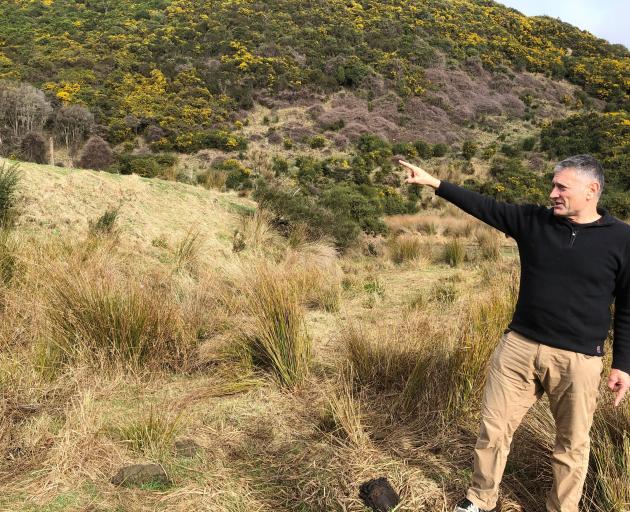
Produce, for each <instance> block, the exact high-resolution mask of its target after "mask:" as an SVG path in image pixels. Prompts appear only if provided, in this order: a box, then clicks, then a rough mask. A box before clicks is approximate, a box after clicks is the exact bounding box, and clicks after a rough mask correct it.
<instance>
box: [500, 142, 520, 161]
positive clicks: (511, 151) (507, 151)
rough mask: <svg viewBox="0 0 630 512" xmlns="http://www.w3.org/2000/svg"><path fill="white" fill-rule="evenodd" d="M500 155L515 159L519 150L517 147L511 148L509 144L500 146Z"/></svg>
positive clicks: (518, 154)
mask: <svg viewBox="0 0 630 512" xmlns="http://www.w3.org/2000/svg"><path fill="white" fill-rule="evenodd" d="M501 153H503V154H504V155H505V156H507V157H510V158H516V157H518V156H520V154H521V149H520V148H519V147H518V146H512V145H511V144H503V145H502V146H501Z"/></svg>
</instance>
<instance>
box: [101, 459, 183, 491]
mask: <svg viewBox="0 0 630 512" xmlns="http://www.w3.org/2000/svg"><path fill="white" fill-rule="evenodd" d="M110 482H111V483H113V484H114V485H124V486H125V487H136V486H140V485H145V484H151V483H156V484H160V485H169V484H170V483H171V480H170V478H169V477H168V475H167V474H166V471H164V468H163V467H162V466H160V465H159V464H132V465H131V466H124V467H122V468H120V469H119V470H118V472H117V473H116V474H115V475H114V476H113V477H112V479H111V480H110Z"/></svg>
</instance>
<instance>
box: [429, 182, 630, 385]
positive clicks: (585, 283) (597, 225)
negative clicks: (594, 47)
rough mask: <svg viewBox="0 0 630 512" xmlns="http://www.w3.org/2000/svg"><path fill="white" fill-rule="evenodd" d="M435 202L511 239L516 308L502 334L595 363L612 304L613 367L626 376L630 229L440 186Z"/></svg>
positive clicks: (607, 218) (629, 362) (629, 366)
mask: <svg viewBox="0 0 630 512" xmlns="http://www.w3.org/2000/svg"><path fill="white" fill-rule="evenodd" d="M436 194H437V195H439V196H440V197H443V198H444V199H446V200H447V201H449V202H451V203H453V204H455V205H456V206H458V207H459V208H461V209H462V210H464V211H465V212H467V213H469V214H471V215H473V216H475V217H477V218H478V219H480V220H482V221H483V222H485V223H486V224H489V225H490V226H492V227H495V228H497V229H498V230H500V231H503V232H504V233H506V234H507V235H509V236H511V237H512V238H514V239H515V240H516V242H517V244H518V250H519V254H520V257H521V282H520V289H519V295H518V302H517V304H516V309H515V311H514V316H513V318H512V322H511V323H510V325H509V326H508V327H509V328H510V329H513V330H514V331H516V332H519V333H521V334H523V335H524V336H527V337H528V338H531V339H533V340H535V341H537V342H539V343H542V344H544V345H550V346H553V347H558V348H561V349H565V350H572V351H574V352H580V353H582V354H587V355H594V356H601V355H602V354H603V342H604V340H605V339H606V336H607V335H608V330H609V328H610V321H611V304H612V302H613V301H614V302H615V314H614V337H613V363H612V367H613V368H616V369H619V370H623V371H625V372H628V373H630V226H629V225H628V224H626V223H624V222H622V221H620V220H618V219H616V218H614V217H612V216H611V215H609V214H608V213H607V212H606V211H605V210H601V209H598V212H599V214H600V215H601V218H600V219H599V220H597V221H595V222H592V223H589V224H576V223H573V222H571V221H569V220H568V219H566V218H563V217H559V216H556V215H554V213H553V210H552V209H551V208H544V207H542V206H535V205H514V204H508V203H501V202H498V201H495V200H494V199H493V198H491V197H487V196H484V195H481V194H477V193H476V192H472V191H470V190H466V189H464V188H462V187H459V186H457V185H453V184H452V183H448V182H445V181H442V182H441V184H440V186H439V187H438V189H437V190H436Z"/></svg>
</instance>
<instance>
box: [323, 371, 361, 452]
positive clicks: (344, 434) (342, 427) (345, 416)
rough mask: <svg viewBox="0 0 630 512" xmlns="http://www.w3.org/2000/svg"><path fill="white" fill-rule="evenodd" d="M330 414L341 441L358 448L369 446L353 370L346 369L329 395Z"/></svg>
mask: <svg viewBox="0 0 630 512" xmlns="http://www.w3.org/2000/svg"><path fill="white" fill-rule="evenodd" d="M327 400H328V412H329V414H330V417H331V420H332V422H333V424H334V427H335V434H336V435H337V437H338V438H339V439H341V440H342V441H344V442H348V443H350V444H351V445H353V446H356V447H364V446H366V445H368V444H369V436H368V433H367V431H366V427H365V424H364V420H363V413H362V410H361V403H360V401H359V400H358V398H357V396H356V394H355V392H354V390H353V375H352V369H351V368H346V369H344V370H343V371H342V372H341V374H340V377H339V379H338V382H336V385H335V387H334V388H333V389H331V390H330V392H329V393H328V394H327Z"/></svg>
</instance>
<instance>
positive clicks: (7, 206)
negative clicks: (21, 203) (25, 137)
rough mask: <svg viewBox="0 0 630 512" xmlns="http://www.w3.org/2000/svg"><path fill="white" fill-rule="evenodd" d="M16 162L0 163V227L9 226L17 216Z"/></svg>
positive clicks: (17, 179) (18, 177)
mask: <svg viewBox="0 0 630 512" xmlns="http://www.w3.org/2000/svg"><path fill="white" fill-rule="evenodd" d="M18 169H19V167H18V164H8V163H7V162H1V163H0V228H6V227H11V226H12V225H13V222H14V221H15V218H16V217H17V212H16V209H15V207H16V202H17V189H18V185H19V182H20V173H19V170H18Z"/></svg>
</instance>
